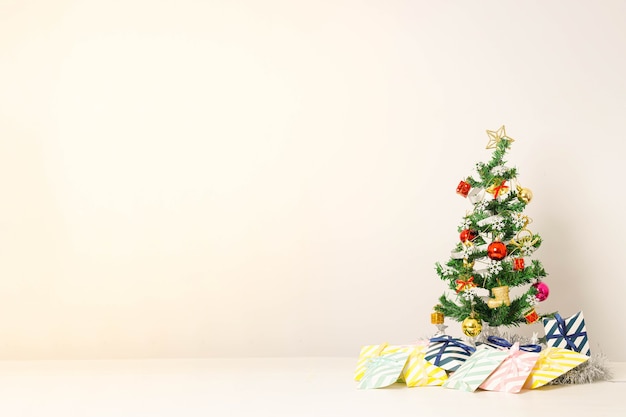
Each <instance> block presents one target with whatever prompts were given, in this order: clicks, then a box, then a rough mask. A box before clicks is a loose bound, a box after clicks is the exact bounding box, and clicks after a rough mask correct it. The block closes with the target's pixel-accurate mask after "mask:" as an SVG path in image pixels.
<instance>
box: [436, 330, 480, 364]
mask: <svg viewBox="0 0 626 417" xmlns="http://www.w3.org/2000/svg"><path fill="white" fill-rule="evenodd" d="M475 350H476V348H474V347H473V346H469V345H466V344H465V343H463V342H462V341H461V340H460V339H455V338H453V337H451V336H447V335H444V336H438V337H433V338H432V339H430V342H429V344H428V348H427V350H426V355H425V358H426V360H427V361H428V362H430V363H432V364H433V365H435V366H439V367H440V368H443V369H445V370H446V371H450V372H454V371H456V370H457V369H458V368H459V367H460V366H461V365H462V364H463V363H464V362H465V361H466V360H467V358H469V357H470V355H471V354H472V353H474V351H475Z"/></svg>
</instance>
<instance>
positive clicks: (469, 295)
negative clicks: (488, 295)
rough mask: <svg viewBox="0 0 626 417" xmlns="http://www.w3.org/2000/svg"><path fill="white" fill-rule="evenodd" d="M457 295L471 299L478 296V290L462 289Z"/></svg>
mask: <svg viewBox="0 0 626 417" xmlns="http://www.w3.org/2000/svg"><path fill="white" fill-rule="evenodd" d="M459 295H460V296H461V297H463V298H465V299H466V300H471V299H473V298H475V297H477V296H478V292H477V291H476V288H470V289H469V290H465V291H463V292H462V293H461V294H459Z"/></svg>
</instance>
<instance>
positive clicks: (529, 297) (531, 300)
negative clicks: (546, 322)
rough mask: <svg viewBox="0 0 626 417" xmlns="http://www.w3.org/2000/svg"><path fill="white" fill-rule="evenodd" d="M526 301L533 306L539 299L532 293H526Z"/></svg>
mask: <svg viewBox="0 0 626 417" xmlns="http://www.w3.org/2000/svg"><path fill="white" fill-rule="evenodd" d="M526 302H527V303H528V304H529V305H530V306H535V305H537V304H539V299H538V298H537V297H535V296H534V295H532V294H528V295H527V296H526Z"/></svg>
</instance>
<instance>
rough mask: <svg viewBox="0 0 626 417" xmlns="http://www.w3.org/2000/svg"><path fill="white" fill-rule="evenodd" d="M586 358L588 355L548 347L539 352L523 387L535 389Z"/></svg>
mask: <svg viewBox="0 0 626 417" xmlns="http://www.w3.org/2000/svg"><path fill="white" fill-rule="evenodd" d="M588 359H589V356H587V355H583V354H581V353H578V352H574V351H572V350H568V349H562V348H557V347H549V348H547V349H545V350H543V351H541V353H540V354H539V360H538V361H537V363H536V364H535V366H534V368H533V369H532V371H530V375H529V376H528V379H527V380H526V382H525V383H524V388H526V389H535V388H539V387H542V386H544V385H546V384H547V383H549V382H550V381H552V380H554V379H556V378H558V377H560V376H561V375H563V374H564V373H566V372H567V371H570V370H572V369H574V368H575V367H577V366H578V365H580V364H582V363H584V362H586V361H587V360H588Z"/></svg>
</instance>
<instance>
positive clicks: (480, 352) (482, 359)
mask: <svg viewBox="0 0 626 417" xmlns="http://www.w3.org/2000/svg"><path fill="white" fill-rule="evenodd" d="M507 356H509V352H507V351H502V350H494V349H491V348H488V347H486V346H480V347H479V348H478V349H476V352H475V353H474V354H473V355H472V356H470V358H469V359H468V360H466V361H465V362H464V363H463V365H461V366H460V367H459V369H457V370H456V372H454V373H453V374H452V376H451V377H450V378H448V380H446V381H445V382H444V383H443V386H444V388H451V389H457V390H461V391H468V392H473V391H476V389H477V388H478V387H479V386H480V384H481V383H482V382H483V381H485V379H487V377H488V376H489V375H490V374H491V373H492V372H493V371H494V370H495V369H496V368H497V367H498V366H499V365H500V364H501V363H502V361H504V359H505V358H506V357H507Z"/></svg>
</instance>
